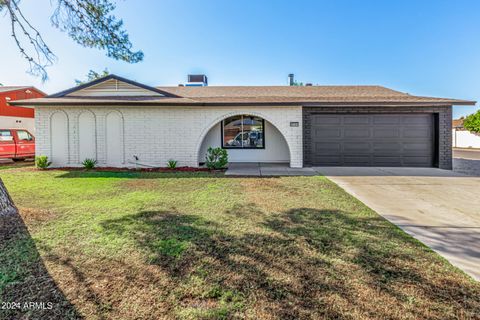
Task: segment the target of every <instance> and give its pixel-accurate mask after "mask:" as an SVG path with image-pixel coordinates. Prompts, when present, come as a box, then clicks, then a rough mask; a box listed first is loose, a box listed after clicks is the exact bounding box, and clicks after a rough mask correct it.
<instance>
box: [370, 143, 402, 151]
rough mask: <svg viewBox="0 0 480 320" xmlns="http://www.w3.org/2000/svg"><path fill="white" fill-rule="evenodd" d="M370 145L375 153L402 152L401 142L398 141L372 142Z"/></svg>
mask: <svg viewBox="0 0 480 320" xmlns="http://www.w3.org/2000/svg"><path fill="white" fill-rule="evenodd" d="M372 147H373V151H374V153H375V154H382V153H383V154H392V153H400V152H402V144H401V143H400V142H373V143H372Z"/></svg>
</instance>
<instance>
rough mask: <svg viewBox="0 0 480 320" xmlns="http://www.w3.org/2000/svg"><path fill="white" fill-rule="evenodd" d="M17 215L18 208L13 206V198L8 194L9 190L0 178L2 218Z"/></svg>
mask: <svg viewBox="0 0 480 320" xmlns="http://www.w3.org/2000/svg"><path fill="white" fill-rule="evenodd" d="M14 213H17V207H15V204H13V201H12V198H10V195H9V194H8V191H7V188H5V185H4V184H3V181H2V179H1V178H0V217H1V216H8V215H11V214H14Z"/></svg>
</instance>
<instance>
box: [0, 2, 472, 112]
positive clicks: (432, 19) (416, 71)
mask: <svg viewBox="0 0 480 320" xmlns="http://www.w3.org/2000/svg"><path fill="white" fill-rule="evenodd" d="M53 2H55V1H53ZM20 5H21V7H22V8H23V10H24V13H25V15H26V16H27V17H29V18H30V19H31V21H32V22H33V23H34V24H35V25H36V26H38V29H39V30H40V31H41V32H42V34H43V35H44V37H45V40H46V42H47V43H48V44H49V45H50V46H51V48H52V49H53V51H54V53H55V54H56V55H57V56H58V62H57V63H56V64H55V65H54V66H53V67H50V68H49V69H48V71H49V77H50V79H49V80H48V81H47V82H45V83H41V81H40V80H39V79H38V78H35V77H33V76H30V75H28V74H26V73H25V70H26V69H27V65H26V62H24V61H23V60H22V58H20V55H19V54H18V51H17V49H16V47H15V46H14V43H13V41H12V39H11V37H10V32H9V24H8V20H7V19H6V17H4V16H3V15H2V16H0V30H2V31H1V32H0V43H1V44H2V46H1V47H2V50H0V83H3V84H4V85H27V84H33V85H35V86H36V87H38V88H40V89H42V90H44V91H46V92H47V93H53V92H56V91H59V90H63V89H66V88H68V87H71V86H73V85H74V79H83V78H84V77H85V74H86V73H87V72H88V70H90V69H94V70H98V71H100V70H102V69H104V68H105V67H106V68H108V70H109V71H110V72H112V73H116V74H118V75H121V76H124V77H127V78H130V79H133V80H137V81H140V82H143V83H146V84H149V85H176V84H178V83H182V82H185V80H186V75H187V74H188V73H197V72H201V73H205V74H207V75H208V77H209V82H210V85H284V84H286V81H287V74H288V73H295V75H296V78H297V79H298V80H299V81H303V82H312V83H314V84H379V85H384V86H387V87H391V88H393V89H396V90H400V91H405V92H408V93H411V94H417V95H430V96H439V97H453V98H461V99H473V100H479V99H480V79H479V74H480V23H479V21H480V1H442V0H424V1H418V0H414V1H408V0H398V1H393V0H389V1H383V0H378V1H373V0H372V1H370V0H364V1H354V0H352V1H346V0H343V1H342V0H336V1H320V0H317V1H288V0H271V1H267V0H265V1H258V0H256V1H255V0H252V1H247V0H244V1H222V0H202V1H200V0H198V1H197V0H190V1H187V0H184V1H178V0H161V1H158V0H157V1H153V0H152V1H147V0H144V1H142V0H136V1H134V0H124V1H118V3H117V10H116V11H115V14H116V15H117V16H118V17H122V18H123V20H124V23H125V27H126V28H127V30H128V32H129V34H130V38H131V40H132V42H133V43H134V46H135V48H139V49H142V50H143V52H144V53H145V59H144V61H143V62H141V63H138V64H133V65H129V64H126V63H123V62H118V61H114V60H111V59H108V58H107V57H105V54H104V52H102V51H98V50H95V49H85V48H82V47H80V46H78V45H76V44H75V43H73V41H71V40H70V39H69V38H68V37H67V35H66V34H64V33H62V32H60V31H58V30H56V29H54V28H53V27H51V26H50V21H49V16H50V15H51V13H52V11H53V8H52V7H51V6H50V1H48V0H23V1H22V2H21V3H20ZM476 109H478V107H471V106H469V107H455V109H454V116H455V117H458V116H460V115H465V114H468V113H471V112H474V111H475V110H476Z"/></svg>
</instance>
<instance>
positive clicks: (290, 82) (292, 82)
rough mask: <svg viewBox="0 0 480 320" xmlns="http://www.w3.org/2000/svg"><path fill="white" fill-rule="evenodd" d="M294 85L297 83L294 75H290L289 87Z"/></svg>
mask: <svg viewBox="0 0 480 320" xmlns="http://www.w3.org/2000/svg"><path fill="white" fill-rule="evenodd" d="M294 83H295V80H294V74H293V73H290V74H288V85H289V86H293V84H294Z"/></svg>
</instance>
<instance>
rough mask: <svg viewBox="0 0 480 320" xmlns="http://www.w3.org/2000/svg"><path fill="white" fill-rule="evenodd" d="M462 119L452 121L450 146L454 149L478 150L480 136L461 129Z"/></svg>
mask: <svg viewBox="0 0 480 320" xmlns="http://www.w3.org/2000/svg"><path fill="white" fill-rule="evenodd" d="M464 120H465V119H464V118H460V119H455V120H453V121H452V146H453V147H454V148H480V134H478V133H474V132H470V131H468V130H467V129H465V128H464V127H463V121H464Z"/></svg>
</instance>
